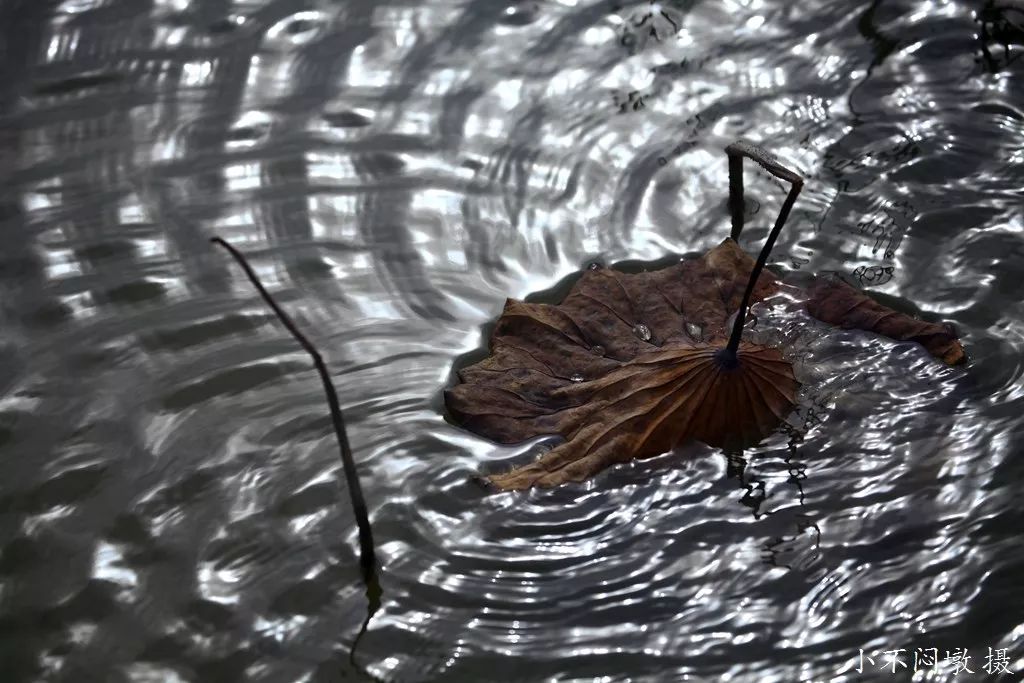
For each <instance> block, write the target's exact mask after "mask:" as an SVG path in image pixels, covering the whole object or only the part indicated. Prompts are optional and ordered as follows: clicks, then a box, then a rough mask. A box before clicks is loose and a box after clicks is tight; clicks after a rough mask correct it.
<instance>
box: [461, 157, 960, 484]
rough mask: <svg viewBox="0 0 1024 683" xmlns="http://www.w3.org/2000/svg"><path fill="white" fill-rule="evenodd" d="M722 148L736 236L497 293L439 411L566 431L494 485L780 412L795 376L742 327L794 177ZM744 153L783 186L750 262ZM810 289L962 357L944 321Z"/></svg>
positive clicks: (768, 287) (489, 423)
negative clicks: (696, 253) (536, 289)
mask: <svg viewBox="0 0 1024 683" xmlns="http://www.w3.org/2000/svg"><path fill="white" fill-rule="evenodd" d="M726 152H727V154H728V155H729V190H730V202H729V206H730V210H731V213H732V226H733V230H732V237H731V238H729V239H726V240H725V241H723V242H722V243H721V244H719V245H718V246H717V247H715V248H713V249H711V250H710V251H708V252H707V253H705V254H704V255H702V256H700V257H699V258H694V259H687V260H683V261H680V262H678V263H676V264H674V265H672V266H669V267H667V268H663V269H660V270H654V271H645V272H640V273H625V272H621V271H619V270H616V269H614V268H598V267H592V268H590V269H588V270H586V271H584V272H583V274H582V275H581V277H580V278H579V280H577V282H576V283H575V284H574V286H573V287H572V289H571V290H570V292H569V294H568V295H567V296H566V297H565V299H564V300H563V301H562V302H561V303H560V304H557V305H554V304H541V303H526V302H522V301H514V300H508V301H507V302H506V304H505V309H504V311H503V312H502V315H501V317H500V318H499V319H498V322H497V324H496V326H495V329H494V332H493V334H492V337H491V340H490V350H491V355H490V356H488V357H487V358H485V359H483V360H481V361H480V362H478V363H476V364H474V365H471V366H469V367H466V368H463V369H462V370H460V371H459V373H458V376H459V379H460V383H459V384H457V385H455V386H454V387H452V388H451V389H450V390H448V391H447V392H445V402H446V404H447V407H448V410H449V412H450V414H451V415H452V417H453V418H454V419H455V421H457V422H458V423H459V424H461V425H462V426H464V427H466V428H467V429H469V430H471V431H473V432H476V433H477V434H480V435H482V436H486V437H488V438H490V439H493V440H494V441H498V442H501V443H517V442H520V441H524V440H526V439H529V438H532V437H535V436H540V435H547V434H558V435H561V436H562V437H564V439H565V440H564V442H562V443H561V444H559V445H557V446H556V447H555V448H553V449H552V450H550V451H548V452H547V453H545V454H543V455H542V456H541V457H540V458H538V459H537V460H536V461H534V462H532V463H528V464H526V465H523V466H520V467H516V468H513V469H512V470H511V471H508V472H505V473H500V474H493V475H490V476H488V477H487V478H486V479H487V481H488V482H489V483H490V484H492V485H493V486H494V487H496V488H497V489H499V490H514V489H526V488H530V487H532V486H541V487H546V486H556V485H559V484H562V483H566V482H575V481H582V480H584V479H586V478H588V477H590V476H592V475H594V474H596V473H597V472H600V471H601V470H603V469H605V468H607V467H608V466H610V465H612V464H615V463H620V462H625V461H627V460H630V459H633V458H645V457H651V456H655V455H659V454H661V453H664V452H666V451H668V450H670V449H672V448H673V447H674V446H675V445H677V444H679V443H680V442H682V441H684V440H687V439H698V440H700V441H703V442H704V443H707V444H709V445H712V446H722V447H726V448H743V447H745V446H749V445H753V444H755V443H756V442H758V441H760V440H761V439H763V438H764V437H765V436H766V435H767V434H769V433H770V432H771V431H772V430H774V429H775V428H776V427H777V426H778V425H779V423H780V422H781V421H782V420H784V419H785V417H786V416H787V415H788V414H789V412H790V410H791V409H792V408H793V406H794V405H795V402H796V392H797V390H798V388H799V386H800V384H799V382H798V381H797V379H796V377H795V376H794V373H793V367H792V365H791V363H789V362H788V361H787V360H785V358H784V357H783V355H782V353H781V352H780V350H779V349H776V348H771V347H767V346H763V345H758V344H753V343H750V342H746V341H741V339H740V337H741V334H742V331H743V326H744V321H745V320H746V312H747V309H748V307H749V306H750V305H751V304H753V303H755V302H757V301H761V300H762V299H764V298H766V297H768V296H770V295H771V294H773V293H775V292H776V291H778V281H777V280H776V279H775V277H774V276H772V275H771V274H770V273H767V272H765V271H764V270H763V269H764V265H765V262H766V261H767V258H768V254H769V252H770V251H771V248H772V246H773V245H774V243H775V239H776V237H777V236H778V234H779V231H780V230H781V228H782V226H783V224H784V223H785V220H786V218H787V217H788V215H789V212H790V209H792V206H793V204H794V202H795V200H796V196H797V194H798V193H799V192H800V189H801V187H802V184H803V180H802V179H801V178H800V176H798V175H797V174H796V173H794V172H792V171H790V170H789V169H786V168H785V167H783V166H781V165H780V164H779V163H778V162H777V161H776V160H775V159H774V157H772V156H771V155H769V154H767V153H766V152H764V151H763V150H761V149H760V148H758V147H755V146H753V145H750V144H749V143H743V142H738V143H734V144H732V145H730V146H729V147H727V148H726ZM744 157H747V158H751V159H753V160H755V161H756V162H757V163H759V164H760V165H761V166H762V167H763V168H765V169H766V170H767V171H769V172H770V173H772V174H773V175H775V176H776V177H779V178H782V179H783V180H787V181H789V182H790V183H791V184H792V189H791V190H790V192H789V195H788V196H787V198H786V201H785V202H784V204H783V206H782V210H781V212H780V214H779V217H778V219H777V220H776V222H775V225H774V226H773V228H772V230H771V232H770V233H769V235H768V239H767V240H766V242H765V245H764V248H763V249H762V250H761V253H760V255H759V256H758V258H757V260H756V261H755V259H753V258H752V257H751V256H750V255H748V254H747V253H746V252H744V251H743V250H742V249H740V247H739V246H738V245H737V243H736V241H735V240H736V239H737V238H738V236H739V234H740V232H741V230H742V227H743V197H742V195H743V183H742V166H741V164H742V159H743V158H744ZM837 282H838V283H839V284H836V283H837ZM810 296H811V299H810V302H809V303H808V310H809V312H810V313H811V314H812V315H813V316H815V317H817V318H820V319H821V320H823V321H826V322H830V323H834V324H842V325H844V326H846V327H859V328H861V329H865V330H872V331H875V332H878V333H880V334H884V335H887V336H890V337H893V338H896V339H912V340H915V341H920V342H921V343H923V344H924V345H925V346H926V347H927V348H928V349H929V351H931V352H932V353H934V354H936V355H938V356H939V357H940V358H943V360H945V361H946V362H949V363H954V362H959V361H960V360H962V359H963V351H962V349H961V348H960V344H959V342H958V341H957V340H956V338H955V336H953V335H952V331H951V330H949V329H947V328H944V327H941V326H937V325H932V324H930V323H923V322H921V321H919V320H917V319H915V318H912V317H910V316H906V315H903V314H898V313H896V312H895V311H892V310H891V309H888V308H886V307H884V306H882V305H881V304H878V303H877V302H875V301H873V300H872V299H870V298H869V297H867V296H866V295H864V294H862V293H860V292H858V291H857V290H855V289H853V288H852V287H849V286H848V285H845V284H844V283H841V281H831V280H820V281H816V283H815V285H814V286H813V287H812V288H811V292H810ZM734 314H735V316H736V317H735V321H734V323H733V324H732V327H731V328H730V329H727V326H728V320H729V318H730V317H732V316H733V315H734Z"/></svg>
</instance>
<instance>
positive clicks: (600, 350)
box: [590, 344, 604, 356]
mask: <svg viewBox="0 0 1024 683" xmlns="http://www.w3.org/2000/svg"><path fill="white" fill-rule="evenodd" d="M590 352H591V353H593V354H594V355H595V356H603V355H604V347H603V346H601V345H600V344H596V345H594V346H591V347H590Z"/></svg>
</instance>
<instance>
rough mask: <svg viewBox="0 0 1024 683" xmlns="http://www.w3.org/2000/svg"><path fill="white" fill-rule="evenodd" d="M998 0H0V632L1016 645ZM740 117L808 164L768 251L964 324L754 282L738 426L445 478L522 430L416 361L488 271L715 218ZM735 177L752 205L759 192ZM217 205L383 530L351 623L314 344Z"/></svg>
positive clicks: (776, 196) (28, 646)
mask: <svg viewBox="0 0 1024 683" xmlns="http://www.w3.org/2000/svg"><path fill="white" fill-rule="evenodd" d="M1022 16H1024V15H1021V13H1020V12H1018V11H1017V10H1016V9H1014V8H1013V3H1012V2H1004V3H998V2H985V3H968V2H965V1H961V2H953V1H945V0H922V1H916V2H914V1H906V0H893V1H889V0H885V1H880V0H874V1H873V2H868V1H863V2H853V3H851V2H829V1H827V0H815V1H814V2H811V3H797V4H794V3H786V2H781V1H780V0H720V1H711V0H705V1H704V2H697V1H692V0H666V1H664V2H660V3H659V2H648V1H647V0H636V1H634V2H605V1H589V0H588V1H583V2H574V1H570V0H540V1H538V2H509V3H502V2H484V1H482V0H481V1H474V0H449V1H447V2H433V3H402V2H376V1H375V2H370V1H368V0H352V1H350V2H346V3H329V2H320V1H317V0H310V1H300V0H246V1H236V2H228V1H226V0H212V1H210V2H194V1H193V2H189V1H188V0H180V1H179V0H153V1H151V2H142V3H139V2H134V1H129V0H65V1H55V2H29V1H28V0H12V1H11V2H7V3H4V5H3V6H2V7H0V49H2V51H3V52H2V54H0V159H2V161H3V163H2V164H0V179H2V181H3V184H2V187H0V222H2V225H3V227H4V228H5V232H4V242H3V244H4V247H3V249H2V250H0V315H2V318H3V328H2V329H3V335H2V337H0V673H2V675H0V678H2V679H3V680H4V681H8V680H9V681H12V682H13V681H36V680H54V681H57V680H60V681H64V680H66V681H81V680H102V681H197V682H199V681H202V682H206V681H249V680H253V681H335V680H359V679H362V678H364V677H366V675H367V673H369V674H370V675H372V676H375V677H377V678H379V679H383V680H394V681H427V680H438V681H441V680H443V681H497V680H501V681H506V680H507V681H542V680H552V681H554V680H558V681H569V680H615V681H619V680H636V681H673V680H695V681H717V680H731V681H751V682H754V681H757V682H761V681H780V682H788V681H797V680H800V681H822V680H830V681H848V680H849V681H853V680H890V679H891V680H911V679H913V680H915V681H946V680H953V677H952V676H953V669H952V668H950V666H951V665H950V664H949V663H948V662H947V663H946V664H944V665H943V663H942V662H940V663H939V664H940V665H939V666H936V667H927V668H926V667H922V668H921V670H919V671H917V672H914V671H913V670H912V669H911V668H910V667H911V665H912V661H913V660H912V656H913V653H914V651H915V649H916V648H933V647H934V648H938V649H939V651H940V653H944V652H945V651H946V650H954V649H957V648H967V649H969V651H970V653H971V655H972V657H973V659H972V660H971V662H970V666H971V668H972V670H973V671H975V672H976V673H975V675H976V676H978V677H979V680H980V679H981V678H985V680H1017V677H1018V676H1019V675H1020V672H1021V671H1024V645H1022V643H1024V621H1022V620H1021V617H1020V615H1019V614H1018V612H1019V610H1018V609H1017V606H1019V605H1020V604H1021V601H1022V600H1024V584H1021V581H1020V576H1022V575H1024V551H1022V550H1021V547H1020V543H1019V530H1020V528H1021V525H1022V523H1024V505H1022V503H1021V498H1020V496H1019V494H1018V493H1017V491H1016V483H1017V482H1018V481H1020V478H1021V476H1022V474H1024V469H1022V465H1021V464H1020V463H1021V462H1022V461H1021V459H1020V457H1019V456H1020V455H1021V452H1020V451H1021V449H1020V446H1019V444H1020V443H1021V440H1022V438H1024V422H1022V421H1021V418H1020V415H1021V412H1022V410H1021V407H1022V404H1024V381H1022V375H1024V368H1022V364H1021V360H1020V358H1021V353H1022V351H1024V325H1022V323H1021V320H1024V310H1022V307H1021V298H1020V295H1019V294H1020V287H1019V279H1020V272H1021V262H1022V261H1021V259H1022V258H1024V237H1022V235H1024V211H1022V209H1021V206H1022V202H1021V200H1022V198H1024V193H1022V189H1021V188H1022V187H1024V151H1022V150H1024V97H1022V95H1021V93H1022V92H1024V87H1022V85H1021V82H1020V81H1021V78H1022V76H1024V72H1022V69H1024V60H1018V59H1017V57H1018V55H1019V52H1020V50H1021V49H1024V20H1022ZM739 136H745V137H749V138H752V139H754V140H757V141H761V142H763V143H764V144H765V145H766V146H767V147H768V148H769V149H771V150H772V151H774V152H775V153H777V154H778V156H779V157H780V158H782V159H784V160H786V162H787V163H790V164H792V165H793V166H794V168H796V169H797V170H798V171H799V172H800V173H802V174H803V175H805V176H806V178H807V179H808V180H807V185H806V187H805V190H804V192H803V193H802V195H801V197H800V200H799V202H798V204H797V207H796V210H795V211H794V214H793V216H792V217H791V219H790V222H789V223H788V225H787V228H786V231H785V232H784V233H783V234H782V236H781V238H780V240H779V244H778V245H777V246H776V249H775V252H774V256H773V260H774V261H775V265H776V266H777V267H778V269H779V270H780V272H782V273H784V274H785V277H786V278H787V280H788V281H789V282H791V283H792V284H793V285H799V284H800V283H801V282H803V281H804V280H805V278H806V274H807V273H811V272H821V271H829V270H831V271H838V272H840V273H842V274H844V275H845V276H846V277H847V278H848V279H851V280H852V281H854V282H858V283H859V284H862V285H863V286H865V287H870V288H872V289H873V290H874V291H876V292H879V293H880V294H881V295H884V296H886V297H888V298H887V301H888V302H889V303H891V304H892V305H894V306H896V307H900V308H903V309H905V310H919V311H921V312H922V315H924V316H926V317H929V318H930V319H942V320H947V321H950V322H952V323H953V324H955V325H956V326H957V328H958V330H959V331H960V333H961V335H962V337H963V340H964V343H965V347H966V348H967V351H968V354H969V357H970V361H969V363H968V365H967V366H966V367H963V368H955V369H951V368H947V367H945V366H943V365H941V364H939V363H937V362H936V361H935V360H934V359H932V358H931V357H930V356H928V355H927V354H926V353H925V352H924V351H923V350H922V349H921V348H919V347H917V346H915V345H913V344H903V343H896V342H892V341H890V340H887V339H883V338H880V337H876V336H874V335H870V334H867V333H864V332H858V331H844V330H838V329H833V328H829V327H828V326H826V325H823V324H822V323H819V322H817V321H814V320H813V319H811V318H810V317H808V315H807V314H806V313H805V312H804V311H803V309H802V306H801V300H800V290H799V288H798V287H797V286H794V287H791V288H787V289H786V291H785V293H783V294H780V295H779V296H777V297H775V298H774V299H773V300H772V301H770V302H767V303H766V304H764V305H762V306H760V307H759V308H758V309H757V311H756V313H757V321H758V322H757V325H756V328H755V329H754V330H753V331H752V334H753V335H754V336H757V337H759V338H761V339H763V340H765V341H769V342H772V343H777V344H781V345H783V346H784V348H785V349H786V350H787V353H788V355H789V356H790V357H791V358H792V359H793V361H794V363H795V365H796V369H797V373H798V376H799V378H800V380H801V381H802V383H803V387H802V389H801V394H800V405H799V406H798V408H797V409H796V411H795V412H794V414H793V415H792V416H791V418H790V420H789V423H788V424H787V426H786V428H785V429H783V430H780V431H779V432H778V433H776V434H774V435H772V436H771V437H769V438H768V439H767V440H765V441H764V442H763V443H762V444H761V445H760V446H758V447H757V448H754V449H751V450H748V451H746V452H744V453H732V454H728V455H727V454H725V453H722V452H719V451H715V450H713V449H710V448H707V447H704V446H701V445H698V444H689V445H684V446H681V447H680V448H679V449H677V451H676V452H673V453H667V454H664V455H662V456H660V457H657V458H653V459H650V460H645V461H636V462H632V463H628V464H625V465H621V466H618V467H615V468H612V469H611V470H609V471H607V472H605V473H603V474H601V475H600V476H598V477H597V478H595V479H593V480H591V481H589V482H587V483H585V484H580V485H572V486H565V487H561V488H558V489H555V490H545V491H530V492H527V493H514V494H512V493H506V494H500V495H493V494H488V493H486V492H485V491H483V490H482V489H481V488H480V487H479V486H478V485H476V484H475V483H474V482H473V476H474V475H476V474H478V473H481V472H484V473H486V472H493V471H497V470H501V469H503V468H507V467H508V466H509V464H510V463H512V462H524V461H527V460H529V459H530V458H533V457H536V456H537V455H538V454H539V453H540V452H541V451H542V449H544V448H548V447H550V446H551V445H552V444H553V443H555V440H554V438H542V439H537V440H535V441H532V442H529V443H524V444H519V445H515V446H498V445H494V444H491V443H490V442H487V441H486V440H484V439H481V438H479V437H477V436H475V435H473V434H470V433H468V432H466V431H464V430H461V429H459V428H457V427H456V426H454V425H452V424H451V423H450V422H448V421H447V420H446V419H445V416H444V406H443V401H442V399H441V392H442V391H443V389H444V388H445V387H446V386H448V385H449V384H450V383H451V382H452V381H453V368H455V367H457V366H458V365H459V364H462V363H465V362H468V361H467V360H466V359H467V358H479V357H480V353H481V351H482V349H483V348H484V347H485V346H486V338H487V335H488V334H489V331H490V328H489V327H488V323H490V322H492V321H493V320H494V319H495V317H496V316H497V315H498V314H499V313H500V311H501V309H502V306H503V304H504V301H505V299H506V297H517V298H522V297H525V296H527V295H530V294H534V293H537V292H544V291H548V290H551V288H555V289H556V290H557V289H559V287H561V286H563V285H564V282H565V279H566V278H568V277H570V276H572V275H573V274H575V273H577V272H579V271H580V269H581V268H583V267H585V266H586V264H589V263H592V262H601V263H606V264H612V263H615V262H618V261H623V260H629V261H631V262H633V264H634V266H635V264H636V262H637V261H653V260H657V259H663V258H664V257H665V256H667V255H670V254H684V253H693V252H699V251H702V250H704V249H707V248H709V247H710V246H713V245H714V244H717V243H718V242H719V241H720V240H721V239H722V238H723V237H724V236H725V235H726V234H727V232H728V228H727V223H728V219H727V215H726V210H725V199H726V194H727V180H726V160H725V155H724V154H722V148H723V147H724V145H725V144H727V143H728V142H730V141H732V140H733V139H734V138H736V137H739ZM747 186H748V199H749V202H748V203H749V211H750V212H751V213H752V218H751V220H750V225H749V227H748V229H747V230H746V232H745V234H744V238H743V243H744V246H745V247H747V248H748V249H751V250H753V249H756V248H757V245H758V243H759V242H760V241H761V240H762V239H763V238H764V236H765V235H766V234H767V226H768V225H769V224H770V221H771V219H772V218H773V217H774V215H775V214H776V213H777V211H778V209H779V206H780V204H781V200H782V197H783V196H784V193H783V190H782V188H780V187H778V186H777V185H776V184H775V183H773V182H772V181H771V180H770V179H769V178H768V177H767V176H764V175H763V174H758V175H755V174H754V173H753V172H750V175H749V176H748V180H747ZM214 235H218V236H221V237H223V238H225V239H227V240H229V241H230V242H232V243H233V244H234V245H235V246H237V247H238V248H239V249H241V250H243V251H245V252H246V253H247V254H248V255H249V257H250V258H251V260H252V263H253V266H254V268H255V269H256V271H257V272H258V273H259V275H260V277H261V278H262V279H263V280H264V282H265V283H266V284H267V286H268V287H269V288H270V289H272V290H273V291H274V292H275V295H276V297H277V298H278V300H279V301H280V302H281V303H282V305H283V306H284V307H286V308H287V309H288V310H289V311H291V312H292V314H293V315H294V316H295V317H296V319H297V321H298V323H299V325H300V326H301V327H302V328H303V329H305V330H307V331H308V332H309V334H310V336H311V337H312V338H313V339H314V341H315V342H316V343H317V345H318V346H319V347H320V348H321V349H322V350H323V351H324V352H325V355H326V356H327V357H328V359H329V364H330V367H331V371H332V373H333V378H334V382H335V384H336V385H337V387H338V391H339V394H340V395H341V399H342V403H343V408H344V411H345V417H346V422H347V425H348V432H349V438H350V440H351V442H352V444H353V448H354V450H355V454H356V458H357V460H358V464H359V467H360V472H361V475H362V480H363V487H364V490H365V493H366V496H367V499H368V501H369V503H370V507H371V518H372V521H373V526H374V532H375V535H376V539H377V543H378V552H379V555H380V558H381V561H382V565H383V566H382V577H381V578H382V584H383V591H384V593H383V604H382V607H381V609H380V611H379V612H378V613H377V614H376V615H375V616H374V618H373V619H372V620H371V622H370V624H369V627H368V630H367V632H366V634H365V635H364V636H363V637H362V638H361V640H360V642H359V647H358V649H357V651H356V652H355V655H354V661H355V665H354V666H353V664H352V663H351V662H350V660H349V651H350V648H351V647H352V644H353V641H354V639H355V637H356V634H357V632H358V631H359V628H360V625H361V624H362V621H363V619H364V618H365V616H366V611H365V610H366V600H365V596H364V593H363V586H362V584H361V579H360V574H359V569H358V545H357V540H356V531H355V523H354V519H353V516H352V512H351V507H350V505H349V501H348V499H347V495H346V494H345V492H344V486H343V481H342V479H343V476H342V474H341V467H340V463H339V461H338V459H337V453H336V446H335V444H334V441H333V435H332V433H331V423H330V418H329V416H328V415H327V414H326V410H325V406H324V401H323V397H322V394H321V389H320V386H319V382H318V379H317V377H316V374H315V372H314V371H313V369H312V368H311V366H310V364H309V360H308V358H307V357H306V356H305V355H304V354H303V353H302V352H301V349H300V348H298V347H297V346H296V344H295V343H294V341H293V340H292V339H291V338H290V337H289V336H288V335H287V333H286V332H285V331H284V330H283V329H282V328H281V327H280V326H279V324H278V323H277V322H276V320H274V319H273V317H272V316H271V315H270V314H269V313H268V312H267V311H266V310H265V308H264V307H263V305H262V304H261V302H260V301H259V300H258V299H257V297H255V296H254V293H253V292H252V291H251V290H250V289H249V286H248V284H247V283H246V282H245V281H244V279H243V278H242V277H241V274H240V273H238V272H236V271H235V270H234V267H233V265H232V264H231V262H230V261H229V260H227V259H225V258H224V257H223V255H222V254H221V253H219V252H216V251H214V250H213V248H212V247H211V245H210V244H209V242H208V239H209V238H210V237H211V236H214ZM663 262H664V261H663ZM560 283H561V284H560ZM548 293H549V294H550V291H548ZM897 648H903V649H905V652H904V653H902V656H903V658H904V659H903V661H904V662H905V663H906V664H907V668H905V669H899V670H897V671H896V672H895V673H892V672H890V671H889V670H882V669H881V668H880V666H879V664H882V663H884V661H885V660H884V655H883V652H884V651H885V650H893V649H897ZM990 648H991V650H990ZM994 651H996V652H997V651H1004V652H1003V654H1004V655H1005V656H1006V657H1005V662H1006V668H1007V669H1009V670H1010V671H1012V672H1015V673H1006V672H1003V673H1002V674H1000V673H999V672H997V671H996V670H995V668H994V667H992V668H991V672H990V671H989V670H988V669H986V668H985V666H986V664H990V662H986V656H987V655H990V654H991V653H992V652H994ZM861 653H863V654H864V655H865V656H870V657H874V658H875V660H876V664H875V665H874V666H873V667H872V666H870V665H868V664H866V661H867V660H861V659H860V656H861ZM859 664H864V666H865V667H866V668H865V669H864V670H863V672H862V673H861V672H858V671H857V669H858V665H859ZM1000 676H1001V677H1002V678H1000ZM965 677H966V674H962V675H961V676H960V677H958V678H956V680H961V679H964V678H965Z"/></svg>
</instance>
